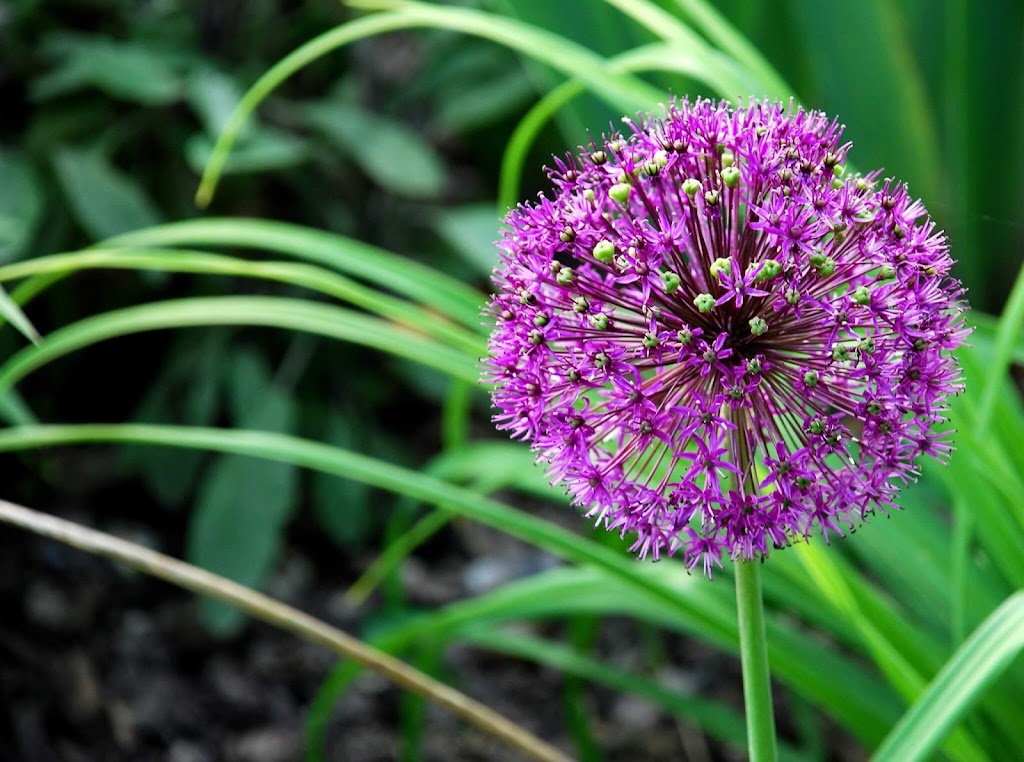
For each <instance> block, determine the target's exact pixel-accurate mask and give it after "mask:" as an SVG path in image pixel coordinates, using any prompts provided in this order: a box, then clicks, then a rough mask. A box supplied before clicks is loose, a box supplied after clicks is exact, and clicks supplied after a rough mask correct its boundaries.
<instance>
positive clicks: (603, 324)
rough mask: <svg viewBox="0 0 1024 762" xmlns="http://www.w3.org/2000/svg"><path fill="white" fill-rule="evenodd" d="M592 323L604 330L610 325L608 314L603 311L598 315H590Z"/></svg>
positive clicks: (598, 328)
mask: <svg viewBox="0 0 1024 762" xmlns="http://www.w3.org/2000/svg"><path fill="white" fill-rule="evenodd" d="M590 324H591V325H592V326H594V328H596V329H597V330H599V331H603V330H605V329H606V328H607V327H608V316H607V315H605V314H604V313H603V312H599V313H597V314H596V315H591V316H590Z"/></svg>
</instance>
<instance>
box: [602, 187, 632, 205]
mask: <svg viewBox="0 0 1024 762" xmlns="http://www.w3.org/2000/svg"><path fill="white" fill-rule="evenodd" d="M632 189H633V186H631V185H630V184H629V183H616V184H615V185H613V186H612V187H611V188H610V189H609V191H608V195H609V196H610V197H611V199H612V200H613V201H616V202H618V203H619V204H622V205H623V206H625V204H626V202H627V201H629V192H630V191H631V190H632Z"/></svg>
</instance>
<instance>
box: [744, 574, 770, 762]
mask: <svg viewBox="0 0 1024 762" xmlns="http://www.w3.org/2000/svg"><path fill="white" fill-rule="evenodd" d="M735 567H736V609H737V613H738V615H739V634H740V661H741V664H742V668H743V703H744V706H745V709H746V715H747V748H748V749H749V751H750V760H751V762H775V760H776V758H777V751H776V742H775V712H774V710H773V707H772V689H771V675H770V672H769V669H768V643H767V638H766V636H765V627H764V601H763V598H762V595H761V564H760V562H758V561H745V560H743V559H740V560H737V561H736V564H735Z"/></svg>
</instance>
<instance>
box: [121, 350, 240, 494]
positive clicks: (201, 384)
mask: <svg viewBox="0 0 1024 762" xmlns="http://www.w3.org/2000/svg"><path fill="white" fill-rule="evenodd" d="M226 339H227V336H226V334H225V333H223V332H222V331H207V332H205V333H204V335H203V336H201V337H199V338H198V340H197V337H195V336H187V337H182V339H181V340H180V341H177V342H176V343H175V344H174V346H173V348H172V349H171V351H170V352H169V353H168V359H167V361H166V363H165V364H164V367H163V368H162V369H161V370H160V373H159V374H158V375H157V376H156V378H154V379H153V382H152V384H151V385H150V387H149V390H148V391H147V392H146V396H145V397H143V399H142V402H141V403H140V405H139V407H138V409H137V410H136V412H135V415H134V416H133V417H134V418H135V420H137V421H140V422H146V423H184V424H188V425H190V426H208V425H210V424H211V423H213V420H214V417H215V416H216V415H217V412H218V408H219V404H218V402H219V400H218V397H219V392H220V390H221V387H222V386H223V379H222V375H223V374H222V372H221V371H222V368H221V365H222V362H223V360H224V358H225V348H226V343H227V342H226ZM123 458H124V460H125V461H126V462H128V463H129V464H131V465H132V466H134V467H135V468H137V469H138V471H139V473H140V474H141V475H142V478H143V480H144V481H145V483H146V487H147V488H148V489H149V491H150V492H151V493H152V494H153V496H154V497H155V498H156V499H157V501H159V502H160V503H161V504H162V505H164V506H167V507H179V506H180V505H181V503H182V501H184V499H185V497H186V496H187V495H188V494H189V493H191V492H192V491H193V490H194V489H195V486H196V477H197V475H198V473H199V468H200V466H201V465H202V463H203V461H204V454H203V453H201V452H197V451H195V450H178V449H175V450H165V449H148V448H140V447H131V448H125V449H124V455H123Z"/></svg>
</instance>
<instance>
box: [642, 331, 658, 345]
mask: <svg viewBox="0 0 1024 762" xmlns="http://www.w3.org/2000/svg"><path fill="white" fill-rule="evenodd" d="M660 343H661V342H660V341H658V337H657V336H655V335H654V334H653V333H651V332H650V331H648V332H647V333H645V334H644V338H643V344H644V346H645V347H647V348H648V349H654V348H655V347H656V346H658V344H660Z"/></svg>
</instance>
